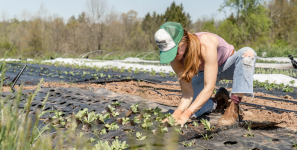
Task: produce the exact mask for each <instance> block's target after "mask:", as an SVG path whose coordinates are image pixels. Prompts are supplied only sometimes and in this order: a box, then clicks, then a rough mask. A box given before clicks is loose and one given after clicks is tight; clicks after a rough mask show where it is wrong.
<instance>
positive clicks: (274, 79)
mask: <svg viewBox="0 0 297 150" xmlns="http://www.w3.org/2000/svg"><path fill="white" fill-rule="evenodd" d="M131 60H133V59H131V58H130V61H129V62H132V61H131ZM43 62H52V63H55V62H64V63H70V64H78V65H82V64H84V65H87V66H97V67H103V66H108V65H110V66H113V67H115V66H117V67H119V68H121V67H125V68H130V67H132V70H134V69H135V68H139V69H140V68H143V69H144V70H146V69H149V71H151V69H154V70H155V71H156V72H160V71H161V70H163V71H165V72H166V73H169V72H170V71H171V72H173V69H172V68H171V66H156V65H140V64H129V63H123V62H121V61H119V60H113V61H104V62H81V61H79V60H77V59H72V58H57V59H54V60H45V61H43ZM254 80H258V81H260V82H265V81H266V80H268V82H269V83H277V84H280V83H284V84H285V85H287V84H289V85H291V84H290V81H292V80H295V84H294V87H297V79H294V78H292V77H289V76H286V75H282V74H255V75H254Z"/></svg>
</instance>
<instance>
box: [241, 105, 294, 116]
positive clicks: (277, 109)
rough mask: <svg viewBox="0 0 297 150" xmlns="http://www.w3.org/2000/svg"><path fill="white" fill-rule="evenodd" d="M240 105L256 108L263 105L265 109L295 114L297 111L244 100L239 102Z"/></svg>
mask: <svg viewBox="0 0 297 150" xmlns="http://www.w3.org/2000/svg"><path fill="white" fill-rule="evenodd" d="M240 104H241V105H247V106H253V107H258V108H263V107H265V108H266V109H267V110H273V111H278V112H281V113H282V112H288V113H290V112H293V113H295V114H297V111H293V110H287V109H280V108H275V107H269V106H264V105H257V104H251V103H245V102H240Z"/></svg>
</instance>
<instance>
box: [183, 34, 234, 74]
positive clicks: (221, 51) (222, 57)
mask: <svg viewBox="0 0 297 150" xmlns="http://www.w3.org/2000/svg"><path fill="white" fill-rule="evenodd" d="M204 33H209V32H198V33H194V35H196V36H197V37H198V39H199V40H200V38H201V36H202V35H203V34H204ZM210 34H213V33H210ZM213 35H215V36H216V37H217V38H218V40H219V46H218V48H217V53H218V54H217V57H218V66H221V65H222V64H223V63H224V62H225V61H226V60H227V59H228V58H229V57H230V56H231V54H232V52H233V50H234V47H233V45H230V44H228V43H227V42H226V41H225V40H224V39H223V38H221V37H219V36H218V35H216V34H213ZM180 62H181V63H182V64H184V58H182V59H181V60H180ZM202 70H204V61H203V60H201V64H200V66H199V71H202Z"/></svg>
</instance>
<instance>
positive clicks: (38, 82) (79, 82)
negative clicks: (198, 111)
mask: <svg viewBox="0 0 297 150" xmlns="http://www.w3.org/2000/svg"><path fill="white" fill-rule="evenodd" d="M137 60H138V59H137ZM5 64H6V65H5ZM2 65H3V69H2V76H1V77H2V80H3V81H2V83H3V84H2V85H3V86H2V87H1V88H2V93H1V104H0V106H1V112H2V115H1V124H2V128H1V136H0V138H1V139H0V142H1V145H2V146H3V148H4V149H40V148H42V149H83V148H85V149H292V148H297V145H296V144H297V134H296V131H297V107H296V105H297V99H296V98H297V92H296V91H297V88H296V87H297V83H296V82H297V81H296V80H297V79H296V74H297V71H296V69H295V70H294V69H265V68H256V70H255V76H254V79H255V80H254V93H255V94H254V97H251V96H250V95H245V96H244V98H243V100H242V103H241V104H240V108H241V112H240V115H241V118H242V120H241V121H240V122H237V123H236V124H234V125H232V126H223V127H222V126H217V120H218V119H219V118H220V116H222V114H223V113H224V112H223V111H220V112H213V113H211V114H204V115H203V116H202V117H200V118H197V119H192V120H189V121H188V122H187V124H186V126H185V127H183V128H181V127H180V126H174V124H173V123H174V120H173V119H172V118H170V119H169V123H165V124H163V123H161V120H162V119H164V118H166V117H168V116H170V114H171V113H172V112H173V111H174V110H175V109H176V106H177V105H178V104H179V100H180V95H181V91H180V87H179V84H178V82H177V77H176V74H175V73H173V71H172V69H170V66H167V65H164V66H163V65H159V64H157V63H156V62H155V61H141V62H139V60H138V61H133V59H130V60H129V61H128V60H127V61H102V60H101V61H98V60H89V59H55V60H46V61H11V62H6V63H2ZM4 65H5V67H4ZM24 65H27V66H26V67H25V68H24ZM4 68H5V69H4ZM22 69H24V72H23V73H22V75H21V76H20V78H19V80H18V81H17V82H16V84H15V86H14V87H13V88H11V86H12V83H13V81H14V80H13V79H14V77H16V76H17V74H18V73H19V72H20V71H21V70H22ZM273 74H278V75H282V76H285V77H286V80H285V79H279V80H277V81H274V82H271V81H270V80H268V79H265V80H264V82H263V77H262V76H260V75H264V78H265V75H273ZM266 78H267V76H266ZM219 87H226V88H227V89H228V91H231V89H232V81H228V80H223V81H220V82H218V83H217V85H216V89H218V88H219ZM216 89H214V93H215V91H216ZM213 96H214V95H213ZM11 141H15V142H13V143H12V142H11Z"/></svg>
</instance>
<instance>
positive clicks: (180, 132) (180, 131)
mask: <svg viewBox="0 0 297 150" xmlns="http://www.w3.org/2000/svg"><path fill="white" fill-rule="evenodd" d="M174 131H175V132H178V133H179V134H182V130H181V128H177V127H175V128H174Z"/></svg>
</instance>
